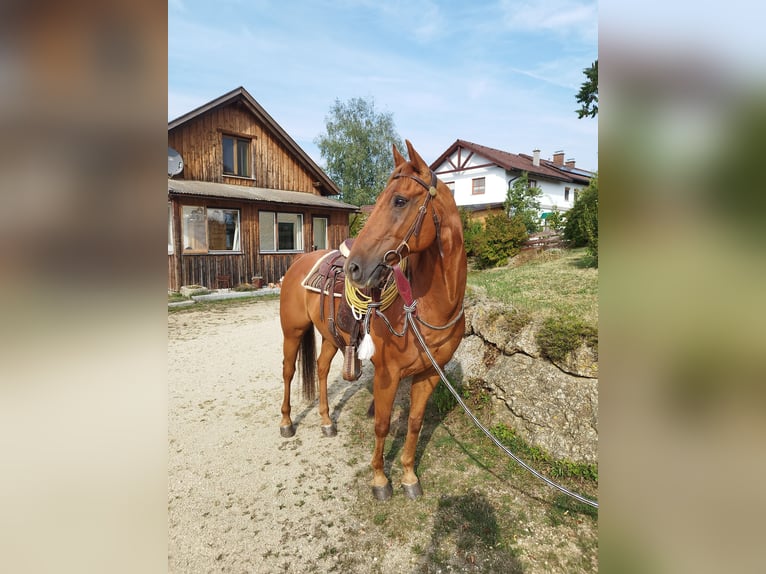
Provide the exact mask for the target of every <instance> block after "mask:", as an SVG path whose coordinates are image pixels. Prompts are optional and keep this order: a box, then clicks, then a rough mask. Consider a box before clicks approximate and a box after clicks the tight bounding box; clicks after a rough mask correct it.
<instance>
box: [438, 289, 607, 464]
mask: <svg viewBox="0 0 766 574" xmlns="http://www.w3.org/2000/svg"><path fill="white" fill-rule="evenodd" d="M522 319H523V317H522V316H521V315H520V314H519V313H518V312H516V311H515V310H513V309H510V308H508V307H507V306H504V305H502V304H499V303H494V302H492V303H490V302H485V301H482V300H481V299H477V298H475V297H473V298H470V299H467V300H466V336H465V338H464V339H463V342H462V344H461V345H460V347H459V348H458V350H457V352H456V353H455V356H454V357H453V358H452V361H450V363H449V364H448V365H447V367H446V371H447V372H448V373H449V374H450V375H451V376H452V377H454V378H455V379H456V380H459V381H460V380H462V381H468V382H470V384H471V386H476V385H480V386H481V387H483V388H484V389H485V390H486V391H487V392H489V393H490V394H491V395H492V397H493V398H494V405H493V417H494V423H499V422H502V423H504V424H506V425H507V426H509V427H511V428H513V429H515V430H516V432H517V433H518V434H519V436H521V437H522V438H523V439H524V440H526V441H527V442H528V443H530V444H532V445H535V446H539V447H541V448H543V449H545V450H547V451H548V452H550V453H551V454H552V455H553V456H554V457H556V458H562V459H568V460H571V461H574V462H586V463H594V462H596V461H597V457H598V380H597V379H596V378H595V377H596V376H597V374H598V363H597V361H596V358H595V355H594V353H593V352H592V351H591V350H590V349H588V348H587V347H581V348H580V349H577V350H576V351H574V352H572V353H569V354H568V355H567V357H565V359H564V360H563V361H560V362H559V364H553V363H551V362H550V361H548V360H547V359H544V358H542V357H541V354H540V349H539V347H538V346H537V342H536V334H537V329H538V328H539V324H537V323H535V322H532V321H529V320H527V319H524V320H522Z"/></svg>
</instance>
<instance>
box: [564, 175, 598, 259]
mask: <svg viewBox="0 0 766 574" xmlns="http://www.w3.org/2000/svg"><path fill="white" fill-rule="evenodd" d="M564 238H565V239H566V240H567V241H568V242H569V244H570V245H571V246H572V247H582V246H586V247H587V248H588V254H589V255H590V256H591V258H592V259H593V261H594V263H595V265H596V266H598V174H596V175H594V176H593V178H591V180H590V183H589V184H588V187H586V188H585V190H583V192H582V193H581V194H579V195H578V196H577V200H576V201H575V204H574V206H573V207H572V209H570V210H569V212H568V213H567V221H566V225H565V226H564Z"/></svg>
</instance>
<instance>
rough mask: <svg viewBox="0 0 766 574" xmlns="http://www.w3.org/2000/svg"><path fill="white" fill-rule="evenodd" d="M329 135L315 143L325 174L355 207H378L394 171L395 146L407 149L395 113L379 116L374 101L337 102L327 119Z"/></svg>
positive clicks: (321, 137)
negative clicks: (400, 135)
mask: <svg viewBox="0 0 766 574" xmlns="http://www.w3.org/2000/svg"><path fill="white" fill-rule="evenodd" d="M325 121H326V132H325V133H323V134H320V135H319V136H318V137H317V138H316V139H315V140H314V143H316V144H317V146H318V147H319V152H320V154H321V155H322V158H323V159H324V160H325V162H326V164H327V165H326V167H325V171H326V172H327V174H328V175H329V176H330V177H331V178H332V179H333V181H334V182H335V183H336V184H337V185H338V187H339V188H340V190H341V199H342V200H343V201H345V202H346V203H350V204H352V205H365V204H371V203H375V198H376V197H377V196H378V194H379V193H380V192H381V191H382V190H383V188H384V187H385V185H386V181H388V176H389V174H390V173H391V171H392V170H393V169H394V159H393V155H392V153H391V146H392V145H396V147H397V148H398V149H399V150H400V151H401V150H403V149H404V146H403V144H402V141H401V138H400V137H399V134H398V133H397V132H396V127H395V126H394V119H393V115H392V114H391V113H379V112H377V111H376V110H375V103H374V101H373V100H372V99H370V100H366V99H364V98H352V99H350V100H348V101H347V102H345V103H343V102H341V101H340V100H335V103H334V105H333V106H332V108H331V109H330V114H329V115H328V116H327V117H326V118H325Z"/></svg>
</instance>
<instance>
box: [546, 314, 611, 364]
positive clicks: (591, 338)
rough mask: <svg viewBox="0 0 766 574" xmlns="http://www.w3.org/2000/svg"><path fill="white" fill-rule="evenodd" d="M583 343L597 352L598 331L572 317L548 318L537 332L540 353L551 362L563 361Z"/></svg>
mask: <svg viewBox="0 0 766 574" xmlns="http://www.w3.org/2000/svg"><path fill="white" fill-rule="evenodd" d="M583 343H585V344H586V345H588V346H589V347H591V348H593V349H595V350H596V352H598V331H597V330H596V328H595V327H593V326H592V325H588V324H586V323H585V322H583V321H582V320H580V319H578V318H576V317H574V316H572V315H564V316H559V317H549V318H548V319H546V320H545V321H544V322H543V325H542V327H541V328H540V330H539V331H538V332H537V344H538V345H539V347H540V353H541V354H542V355H543V356H544V357H546V358H548V359H550V360H551V361H560V360H562V359H564V357H566V355H567V353H570V352H571V351H574V350H575V349H577V348H578V347H579V346H580V345H582V344H583Z"/></svg>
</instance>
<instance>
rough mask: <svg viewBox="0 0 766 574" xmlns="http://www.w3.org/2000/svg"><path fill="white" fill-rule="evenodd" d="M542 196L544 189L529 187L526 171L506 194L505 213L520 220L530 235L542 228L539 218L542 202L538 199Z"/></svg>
mask: <svg viewBox="0 0 766 574" xmlns="http://www.w3.org/2000/svg"><path fill="white" fill-rule="evenodd" d="M542 194H543V190H542V189H540V188H539V187H537V186H530V185H529V175H528V174H527V172H526V171H523V172H521V175H520V176H519V177H517V178H516V179H515V180H514V182H513V185H511V186H510V187H509V188H508V192H507V193H506V196H505V203H504V204H503V207H504V208H505V212H506V213H507V214H508V216H509V217H516V218H519V219H520V220H521V221H522V222H523V223H524V227H526V229H527V233H528V234H529V233H534V232H535V231H537V230H538V228H539V227H540V225H539V218H538V216H537V213H538V211H540V202H539V201H538V200H537V198H538V197H540V196H541V195H542Z"/></svg>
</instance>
